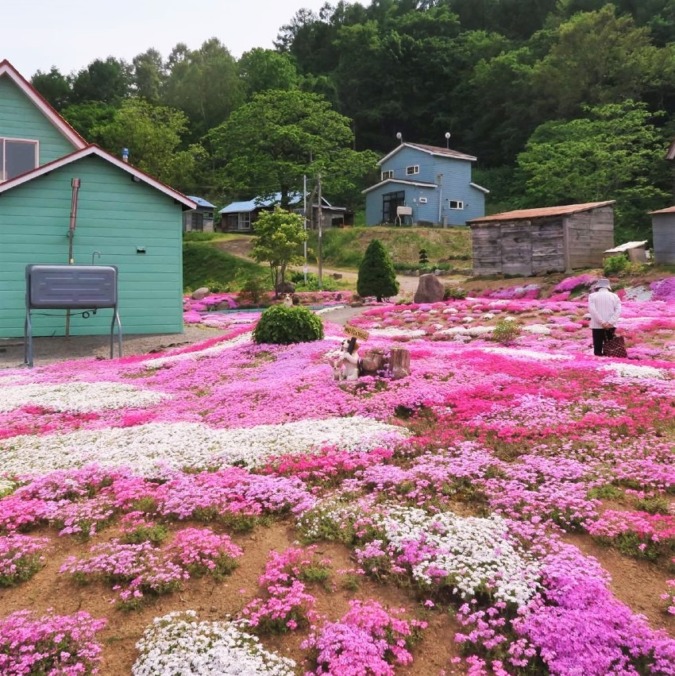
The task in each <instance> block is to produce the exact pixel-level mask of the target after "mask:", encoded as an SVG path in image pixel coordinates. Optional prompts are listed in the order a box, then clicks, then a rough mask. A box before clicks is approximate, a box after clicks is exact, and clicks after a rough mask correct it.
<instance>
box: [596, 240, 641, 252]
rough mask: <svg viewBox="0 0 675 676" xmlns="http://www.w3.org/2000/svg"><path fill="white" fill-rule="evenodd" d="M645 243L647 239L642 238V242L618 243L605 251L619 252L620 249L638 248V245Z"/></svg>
mask: <svg viewBox="0 0 675 676" xmlns="http://www.w3.org/2000/svg"><path fill="white" fill-rule="evenodd" d="M645 244H647V240H646V239H645V240H642V242H626V243H625V244H619V246H615V247H614V248H613V249H607V250H606V251H605V253H621V252H622V251H628V250H629V249H639V248H640V247H642V246H644V245H645Z"/></svg>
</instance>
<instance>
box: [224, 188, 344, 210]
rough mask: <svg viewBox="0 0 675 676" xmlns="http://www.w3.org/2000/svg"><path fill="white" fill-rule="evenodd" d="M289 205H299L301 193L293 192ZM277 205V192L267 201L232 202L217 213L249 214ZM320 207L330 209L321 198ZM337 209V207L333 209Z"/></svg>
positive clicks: (328, 203) (257, 199) (278, 198)
mask: <svg viewBox="0 0 675 676" xmlns="http://www.w3.org/2000/svg"><path fill="white" fill-rule="evenodd" d="M288 199H289V203H290V204H299V203H300V202H301V201H302V193H299V192H294V193H291V194H290V195H289V196H288ZM277 204H281V193H280V192H277V193H274V195H272V197H269V198H267V199H263V198H262V197H254V198H253V199H252V200H246V201H244V202H232V203H230V204H228V205H227V206H224V207H223V208H222V209H221V210H220V211H219V212H218V213H220V214H243V213H250V212H251V211H255V210H256V209H260V208H263V209H264V208H269V207H273V206H275V205H277ZM321 204H322V206H325V207H328V208H331V207H332V204H331V203H330V202H329V201H328V200H327V199H326V198H325V197H322V198H321ZM334 208H337V207H334Z"/></svg>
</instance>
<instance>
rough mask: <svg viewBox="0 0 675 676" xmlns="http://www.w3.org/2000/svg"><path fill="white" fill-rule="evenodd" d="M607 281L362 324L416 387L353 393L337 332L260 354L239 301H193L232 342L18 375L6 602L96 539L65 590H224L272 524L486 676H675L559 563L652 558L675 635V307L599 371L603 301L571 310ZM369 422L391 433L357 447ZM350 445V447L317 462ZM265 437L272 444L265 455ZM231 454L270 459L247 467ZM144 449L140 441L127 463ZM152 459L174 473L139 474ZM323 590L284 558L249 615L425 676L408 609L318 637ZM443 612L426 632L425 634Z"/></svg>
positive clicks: (4, 427) (132, 599)
mask: <svg viewBox="0 0 675 676" xmlns="http://www.w3.org/2000/svg"><path fill="white" fill-rule="evenodd" d="M592 281H593V280H592V279H584V276H579V277H577V278H568V279H566V280H564V281H563V282H561V284H560V285H559V286H558V287H557V288H556V289H555V291H554V294H553V296H551V297H549V298H535V297H533V296H534V295H535V294H534V289H531V290H526V291H524V292H523V287H521V288H520V289H517V290H504V291H502V290H499V291H498V292H497V294H496V296H495V295H493V296H492V297H489V296H480V297H474V298H471V297H470V298H466V299H464V300H450V301H447V302H441V303H425V304H409V305H397V306H394V305H378V306H376V307H372V308H369V309H367V310H366V311H364V312H363V313H362V314H361V315H360V316H358V317H356V318H355V319H354V320H353V322H354V324H356V325H358V326H361V327H363V328H365V329H367V330H368V331H369V332H370V337H369V339H368V340H367V341H364V342H363V345H362V349H364V350H365V349H371V348H377V349H382V350H385V351H386V350H390V349H391V348H392V346H400V347H404V348H406V349H407V350H409V353H410V358H411V373H410V375H409V376H408V377H406V378H402V379H399V380H393V379H386V378H379V377H368V378H361V379H359V380H358V381H356V382H353V383H347V382H342V383H339V382H335V381H333V379H332V371H331V367H330V364H329V362H328V358H327V355H328V354H329V353H330V352H331V351H332V350H335V348H336V347H337V346H338V344H339V341H340V340H341V339H342V338H343V337H344V328H343V327H342V326H338V325H333V324H331V323H330V322H329V321H326V322H325V327H326V332H325V333H326V338H325V339H324V340H322V341H316V342H314V343H303V344H298V345H290V346H274V345H254V344H253V343H252V341H251V338H250V331H251V329H252V328H253V326H254V324H255V321H256V320H257V316H258V314H257V313H234V312H233V313H227V312H222V313H221V312H211V310H212V309H213V308H214V307H215V306H217V305H220V304H222V303H225V304H227V305H228V307H231V305H232V303H235V302H237V300H236V299H235V298H234V297H231V298H230V300H229V301H228V300H227V298H218V297H214V298H211V299H210V300H208V302H207V303H206V304H204V305H202V306H198V305H197V304H196V303H195V304H194V305H193V304H192V303H191V302H186V321H188V316H189V317H190V319H189V321H195V322H198V323H202V324H207V323H209V322H211V321H218V322H222V323H219V324H217V325H218V326H219V327H220V328H221V329H222V330H223V331H224V333H225V335H223V336H221V337H218V338H215V339H209V340H208V341H204V342H202V343H199V344H195V345H191V346H188V347H182V348H177V349H171V350H167V351H165V352H162V353H158V354H153V355H136V356H131V357H125V358H122V359H114V360H94V359H88V360H82V361H69V362H62V363H59V364H54V365H49V366H38V367H36V368H35V369H33V370H31V371H28V370H26V369H7V370H6V371H4V372H3V373H2V374H0V384H1V385H2V396H0V406H2V407H3V409H2V423H0V468H3V469H2V473H0V496H2V497H0V583H2V580H3V579H4V578H3V570H4V571H5V573H6V575H5V577H6V579H7V580H8V582H7V584H11V585H14V584H17V585H20V584H23V583H25V582H26V580H27V579H28V578H29V577H30V575H32V574H33V573H34V572H35V571H36V570H37V569H39V567H40V566H41V565H42V562H41V561H40V557H41V556H43V555H44V554H43V553H44V552H45V551H47V548H48V547H49V546H50V545H51V544H52V543H54V542H55V541H56V539H57V538H58V536H59V535H61V536H63V537H70V538H75V539H76V540H78V541H79V540H84V539H87V538H91V539H92V543H90V544H89V545H88V550H89V554H87V555H84V556H80V557H79V558H76V557H71V558H70V559H67V560H66V561H65V562H64V564H63V568H62V574H70V575H74V576H75V577H76V578H78V579H92V580H94V581H97V582H98V583H99V584H106V585H108V586H109V587H113V588H114V591H115V592H116V599H117V601H118V603H119V604H120V605H121V606H123V607H126V608H135V607H137V606H139V605H140V604H141V603H144V602H147V601H149V600H150V598H151V597H153V596H155V595H157V594H164V593H169V592H171V591H173V590H175V589H177V588H178V587H179V586H180V585H188V584H191V583H190V579H191V578H192V577H194V576H197V575H202V574H209V575H214V576H215V577H216V579H217V576H218V575H219V574H227V573H228V572H229V571H231V570H232V568H234V566H235V565H236V563H237V561H238V560H240V559H241V549H240V548H239V547H237V545H235V544H234V542H233V541H232V539H231V537H230V534H232V533H240V532H246V531H250V530H252V529H262V528H263V525H262V524H263V523H267V522H269V521H270V520H272V519H274V520H278V521H281V523H282V525H283V527H284V528H286V527H288V528H289V529H291V528H293V525H294V526H295V527H296V532H297V533H298V535H299V537H302V538H304V539H306V541H308V542H309V541H311V542H322V541H325V540H334V541H336V542H339V543H341V544H340V546H343V545H344V546H345V547H348V548H349V551H350V554H351V556H352V559H353V561H354V562H355V564H354V565H355V566H357V571H356V573H354V574H355V575H356V574H358V575H366V576H368V577H370V578H373V579H374V580H377V581H378V583H379V584H382V585H384V584H392V585H394V584H400V585H402V586H403V587H404V588H410V589H411V590H412V591H413V592H414V593H415V594H418V595H419V597H420V598H423V599H426V600H427V601H428V603H430V604H432V605H431V606H430V607H433V608H435V609H436V610H434V611H433V612H443V613H447V612H448V611H450V612H451V613H452V614H454V617H455V619H456V621H457V622H458V623H459V631H458V632H457V635H456V637H455V638H454V642H455V643H456V644H458V645H459V647H460V649H461V651H462V658H461V663H462V664H461V667H462V668H463V669H464V671H465V672H466V673H470V674H481V673H485V674H488V673H493V674H512V675H513V674H518V673H528V672H529V673H541V674H560V675H561V676H562V675H567V674H584V676H585V675H586V674H589V675H591V676H595V675H596V674H597V676H604V675H605V674H611V673H615V674H630V673H644V674H646V673H650V674H669V673H670V674H672V673H673V670H672V664H673V663H674V662H673V660H674V658H673V645H674V643H673V640H672V639H669V638H668V637H667V636H665V635H664V634H663V633H660V632H658V631H655V630H654V629H653V628H651V627H650V626H649V625H648V624H647V622H646V620H645V619H644V618H642V617H641V616H640V615H638V614H637V613H636V612H634V611H635V610H636V609H635V608H633V609H630V608H628V607H627V606H626V605H624V604H622V603H621V602H619V600H617V598H615V597H614V596H613V594H612V592H611V590H610V586H609V578H608V576H607V574H606V573H605V572H604V571H603V570H602V568H601V567H600V565H599V564H598V563H597V562H596V561H594V560H593V559H590V558H589V557H586V556H584V555H582V554H581V552H580V550H578V549H576V548H574V547H570V546H568V545H564V544H562V542H563V539H566V538H567V537H568V535H567V534H568V533H571V532H577V533H579V535H577V536H575V537H578V538H580V539H583V540H584V541H585V542H587V543H588V544H589V545H591V546H597V545H596V543H593V542H590V537H592V538H594V539H595V540H596V541H597V542H598V543H601V544H602V545H603V546H605V547H608V548H611V552H612V555H613V556H632V557H636V558H643V559H647V560H648V561H647V562H643V563H640V564H634V565H649V566H653V567H654V568H653V570H654V571H655V572H654V574H655V575H656V576H660V578H659V580H661V581H662V583H663V586H662V587H659V594H661V595H662V596H661V599H660V600H659V603H660V605H659V607H658V608H657V609H650V610H652V611H654V610H656V611H657V612H662V613H663V616H662V617H664V618H666V620H667V619H668V613H671V614H672V613H675V601H674V598H675V594H674V591H673V590H674V589H675V583H673V580H672V579H668V578H672V573H671V569H670V568H669V566H671V565H672V559H673V546H674V545H673V543H674V539H675V538H674V524H673V515H672V511H671V512H669V513H666V511H667V508H666V511H664V507H663V505H664V504H665V505H667V504H668V502H669V501H670V500H671V496H672V493H673V491H674V490H675V467H674V465H673V462H672V420H673V410H674V409H673V402H674V397H673V394H674V393H675V350H673V347H672V346H673V338H674V337H675V313H674V312H673V309H674V305H673V297H672V295H673V294H672V288H673V285H672V282H670V281H669V280H663V282H661V283H657V284H653V285H652V288H651V290H650V293H651V295H650V299H648V300H647V299H645V300H637V297H638V296H640V297H642V296H645V298H646V295H645V294H643V293H642V292H640V294H635V296H631V294H630V293H628V292H627V293H626V294H624V302H623V312H622V317H621V320H620V322H619V327H618V328H619V331H620V332H621V333H622V335H624V336H625V337H626V340H627V342H628V346H629V358H628V359H622V360H618V359H617V360H615V359H606V358H603V359H599V358H594V357H593V356H592V348H591V336H590V330H589V327H588V317H587V310H588V308H587V300H586V299H585V298H584V297H583V295H576V294H578V293H580V292H581V293H582V294H583V293H585V290H586V289H587V288H588V286H589V284H590V283H591V282H592ZM665 282H668V283H665ZM538 292H539V291H537V293H538ZM344 298H346V297H344V296H343V299H344ZM312 302H313V303H314V302H316V303H317V304H325V303H326V302H330V301H329V300H328V299H323V300H320V299H315V300H313V301H312ZM212 317H215V319H213V320H212ZM221 318H222V319H221ZM507 318H508V321H515V322H516V323H517V325H518V327H519V329H520V334H519V335H518V337H516V338H515V339H514V340H513V341H512V342H511V343H509V344H503V343H500V342H498V341H496V340H493V339H492V336H491V332H492V331H493V330H494V327H495V325H496V324H497V323H498V322H499V321H500V320H503V321H506V320H507ZM212 325H216V324H212ZM365 423H368V424H370V423H377V424H378V425H384V423H387V424H388V425H390V427H388V428H387V429H388V432H387V435H383V436H382V437H379V436H378V437H377V438H376V441H375V442H371V440H370V437H369V436H368V435H369V434H371V432H360V433H359V436H358V438H354V439H352V440H350V441H349V443H347V442H346V441H345V439H346V434H347V431H348V430H350V429H351V428H354V429H359V430H361V429H366V428H365ZM338 424H339V425H342V426H341V427H339V430H340V431H339V434H336V435H335V436H332V437H330V439H331V441H326V440H325V439H323V438H322V440H321V441H320V442H314V443H311V442H312V440H313V439H314V438H315V437H314V436H313V435H315V434H316V431H317V430H318V429H320V428H325V429H332V428H331V426H336V429H337V425H338ZM294 425H297V426H298V427H297V428H294V429H295V432H294V435H291V436H289V437H284V434H285V433H286V431H287V429H288V428H289V426H291V427H292V426H294ZM263 428H264V429H267V430H268V431H270V435H269V436H268V437H267V439H268V440H267V441H266V442H265V443H266V444H267V446H266V447H265V448H260V447H255V449H254V447H253V444H252V442H251V441H250V439H252V438H253V437H254V435H256V434H257V433H259V432H260V431H261V430H262V429H263ZM149 430H151V431H153V433H154V434H155V436H154V437H151V435H150V434H149ZM398 431H400V432H402V433H405V434H397V433H396V432H398ZM228 434H232V435H233V436H234V437H235V438H236V440H237V441H236V443H237V444H238V445H239V446H240V447H241V448H244V449H247V451H248V450H249V449H254V450H250V456H249V455H246V454H244V455H242V457H243V458H244V459H243V460H242V459H239V458H238V459H236V460H233V459H232V458H230V457H229V456H228V455H227V453H226V452H225V451H224V450H223V449H224V447H225V445H226V443H227V442H226V436H227V435H228ZM145 435H148V436H145ZM408 435H409V436H408ZM227 438H229V437H227ZM83 439H84V440H85V441H82V440H83ZM133 439H142V440H143V442H142V444H140V445H139V446H137V447H132V448H133V449H134V450H133V452H129V453H127V452H126V449H127V444H130V443H131V440H133ZM148 439H151V441H147V440H148ZM153 444H154V445H153ZM150 446H151V448H150V450H149V451H148V455H149V456H151V457H152V458H153V459H155V460H156V461H157V463H156V464H154V465H150V463H146V464H142V463H140V461H139V459H138V458H139V457H140V456H142V455H143V453H145V452H146V450H148V447H150ZM205 447H208V450H209V451H212V452H211V453H210V454H208V453H204V454H203V455H202V451H204V449H205ZM171 449H173V450H171ZM176 449H177V450H176ZM79 452H82V456H81V457H80V456H78V453H79ZM172 453H175V454H176V457H177V460H176V461H175V462H170V460H174V456H173V455H171V454H172ZM50 454H51V455H50ZM256 454H258V455H256ZM232 457H234V456H232ZM193 458H196V459H195V460H194V461H193ZM3 460H4V461H5V463H6V464H5V465H4V466H3V464H2V461H3ZM40 462H44V467H43V466H41V465H40V464H39V463H40ZM102 464H111V465H114V466H113V467H103V466H102ZM238 465H241V466H238ZM6 467H11V470H9V471H7V470H6V469H4V468H6ZM55 467H58V468H59V469H54V468H55ZM64 467H66V468H65V469H64ZM45 468H49V469H45ZM645 505H646V506H645ZM649 505H652V506H653V505H656V508H658V510H660V512H663V513H655V514H651V513H649V512H648V511H643V510H647V509H649V508H650V507H649ZM195 524H197V525H195ZM106 527H107V528H109V529H111V530H112V529H116V530H115V534H116V535H117V534H119V535H120V539H117V540H116V539H112V540H110V539H108V538H109V536H108V533H107V532H104V531H103V529H104V528H106ZM222 531H227V533H228V534H224V533H223V532H222ZM31 532H33V534H31ZM257 532H258V531H257V530H256V533H257ZM589 534H590V537H589ZM34 535H35V536H37V535H39V536H40V538H37V537H33V536H34ZM45 535H46V537H42V536H45ZM134 538H135V539H134ZM61 545H62V543H59V546H61ZM78 546H79V547H82V545H78ZM3 552H4V559H3ZM8 562H9V563H8ZM3 566H4V568H3ZM12 566H14V567H12ZM328 567H329V564H328V563H327V562H323V561H322V560H321V559H320V557H319V556H318V554H317V552H316V550H313V549H311V548H300V547H292V548H291V549H289V550H287V551H285V552H281V553H277V552H273V553H272V554H271V555H270V559H269V561H268V565H267V566H266V569H265V572H264V573H263V575H262V577H261V578H260V590H259V593H258V595H257V596H256V598H254V599H253V600H252V601H250V602H249V603H248V604H247V605H246V606H245V609H244V610H245V612H243V613H242V614H241V615H240V618H245V619H247V620H248V621H249V622H251V624H252V625H253V629H254V630H255V631H256V632H257V633H260V634H264V633H271V632H293V631H295V630H303V629H307V630H308V631H309V636H310V638H309V639H308V640H307V642H306V643H305V647H304V648H303V650H305V651H306V655H305V656H306V657H307V659H308V664H309V665H310V666H309V667H308V668H309V669H311V670H313V671H310V672H309V673H317V674H319V673H336V672H339V673H342V672H344V673H345V674H349V673H354V674H358V673H362V668H363V665H370V667H371V670H372V671H373V673H393V671H394V670H395V669H396V667H397V666H404V665H408V664H409V663H410V662H409V660H410V656H411V655H413V654H414V652H411V647H412V643H413V642H414V640H413V638H414V636H415V635H416V633H417V632H416V629H418V628H421V627H417V625H415V622H414V621H412V620H404V619H403V617H402V615H401V614H399V613H398V612H397V611H392V610H391V609H385V608H384V607H383V606H381V605H379V603H378V602H377V601H361V602H354V604H353V608H352V611H350V613H348V614H347V615H346V616H344V617H343V618H342V619H340V620H338V621H334V620H335V618H334V617H331V618H330V621H329V620H328V619H326V618H320V617H319V616H318V613H317V612H316V606H317V603H316V601H315V597H314V595H313V592H312V585H313V584H319V583H323V582H324V581H325V580H327V579H328V577H329V575H330V571H329V568H328ZM29 584H30V583H29ZM367 584H368V585H373V584H374V583H373V581H372V580H368V581H367ZM11 593H15V592H13V591H12V592H11ZM397 593H398V592H397ZM317 596H318V593H317ZM410 599H411V601H410V605H413V604H415V603H416V602H415V601H414V600H412V599H413V595H412V594H411V595H410ZM174 601H175V602H178V600H177V596H174V597H172V599H171V602H172V603H173V602H174ZM28 603H29V601H26V604H27V605H28ZM422 603H423V602H422V601H420V602H419V603H417V607H415V609H414V610H420V612H427V611H424V610H423V608H422ZM414 610H413V611H412V612H413V613H414ZM428 612H431V611H428ZM411 616H412V615H411ZM10 617H12V616H10ZM650 617H653V615H651V616H650ZM8 621H9V618H5V619H4V620H3V619H0V623H2V622H8ZM31 621H33V620H31ZM60 621H61V622H62V624H63V626H65V627H67V626H68V620H60ZM453 621H454V620H453ZM664 621H665V620H664ZM45 623H46V624H47V625H49V621H48V620H45ZM30 631H32V632H33V633H35V632H36V631H37V629H36V630H32V629H31V630H30ZM2 636H4V634H3V632H2V631H0V637H2ZM49 640H51V639H49ZM274 640H277V639H274ZM290 640H291V641H293V639H290ZM295 640H296V643H299V642H300V640H301V639H295ZM447 640H448V643H450V642H452V641H453V637H452V635H451V634H450V635H448V638H447ZM0 641H2V638H0ZM50 645H51V644H50ZM49 650H51V648H47V649H46V650H45V652H47V653H48V652H49ZM31 651H33V652H31ZM71 652H72V653H73V655H75V654H76V652H77V651H76V650H75V649H73V650H72V651H71ZM27 654H28V655H30V654H35V651H34V650H33V649H32V648H30V649H28V651H27ZM3 655H5V657H6V659H14V660H19V659H20V658H21V656H20V655H19V654H18V653H16V654H15V653H14V652H11V653H10V654H9V657H7V653H3V650H2V648H0V658H2V656H3ZM7 663H8V664H10V663H9V662H7ZM378 670H379V671H378ZM0 671H3V668H2V667H1V666H0ZM16 673H24V672H20V671H17V672H16ZM25 673H31V672H30V669H29V670H28V671H26V672H25ZM63 673H71V672H67V671H65V670H64V671H63ZM72 673H78V672H77V671H73V672H72Z"/></svg>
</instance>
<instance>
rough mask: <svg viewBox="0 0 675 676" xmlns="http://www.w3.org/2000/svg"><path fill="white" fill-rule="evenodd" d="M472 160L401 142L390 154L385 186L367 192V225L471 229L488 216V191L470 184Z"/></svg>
mask: <svg viewBox="0 0 675 676" xmlns="http://www.w3.org/2000/svg"><path fill="white" fill-rule="evenodd" d="M475 161H476V158H475V157H473V155H465V154H464V153H460V152H457V151H456V150H451V149H450V148H441V147H438V146H428V145H423V144H421V143H401V144H400V145H399V146H398V147H397V148H396V149H394V150H392V151H391V152H390V153H389V154H388V155H385V156H384V157H383V158H382V159H381V160H380V161H379V162H378V164H379V165H380V167H381V172H382V173H381V176H380V182H379V183H376V184H375V185H372V186H370V187H369V188H366V190H364V191H363V192H364V193H365V195H366V225H379V224H380V223H392V224H404V223H413V224H414V223H416V224H418V225H422V224H424V225H442V226H448V225H466V222H467V221H469V220H471V219H472V218H480V217H482V216H484V215H485V195H486V194H487V193H488V192H489V190H486V189H485V188H483V187H481V186H480V185H477V184H476V183H473V182H472V181H471V163H472V162H475Z"/></svg>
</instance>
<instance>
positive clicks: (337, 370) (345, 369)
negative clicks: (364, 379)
mask: <svg viewBox="0 0 675 676" xmlns="http://www.w3.org/2000/svg"><path fill="white" fill-rule="evenodd" d="M358 348H359V346H358V343H357V342H356V338H349V339H345V340H343V341H342V343H341V345H340V350H339V351H334V352H330V353H329V354H328V358H329V360H330V363H331V366H332V367H333V379H334V380H357V379H358V377H359V361H360V360H359V350H358Z"/></svg>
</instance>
